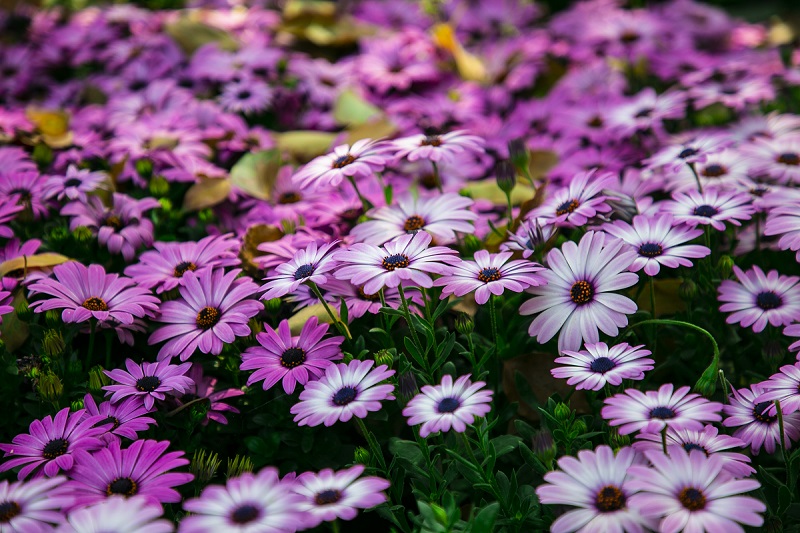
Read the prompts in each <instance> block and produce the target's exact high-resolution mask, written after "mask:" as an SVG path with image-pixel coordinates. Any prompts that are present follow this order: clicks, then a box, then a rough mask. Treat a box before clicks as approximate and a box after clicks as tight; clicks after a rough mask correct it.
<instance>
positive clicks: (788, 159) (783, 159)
mask: <svg viewBox="0 0 800 533" xmlns="http://www.w3.org/2000/svg"><path fill="white" fill-rule="evenodd" d="M777 161H778V163H783V164H784V165H791V166H793V167H794V166H797V165H800V155H798V154H795V153H794V152H786V153H784V154H781V155H779V156H778V159H777Z"/></svg>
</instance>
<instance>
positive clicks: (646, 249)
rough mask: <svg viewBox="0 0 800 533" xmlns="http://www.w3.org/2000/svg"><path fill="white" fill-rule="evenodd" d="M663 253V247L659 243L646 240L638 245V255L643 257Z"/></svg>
mask: <svg viewBox="0 0 800 533" xmlns="http://www.w3.org/2000/svg"><path fill="white" fill-rule="evenodd" d="M663 253H664V248H662V247H661V245H660V244H656V243H654V242H646V243H644V244H643V245H641V246H639V255H643V256H645V257H658V256H659V255H661V254H663Z"/></svg>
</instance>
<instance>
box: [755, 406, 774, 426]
mask: <svg viewBox="0 0 800 533" xmlns="http://www.w3.org/2000/svg"><path fill="white" fill-rule="evenodd" d="M772 405H773V404H772V402H760V403H757V404H755V405H754V406H753V417H754V418H755V419H756V420H758V421H759V422H761V423H762V424H773V423H774V422H775V421H776V420H778V414H777V413H775V414H774V415H769V414H767V411H769V408H770V407H772Z"/></svg>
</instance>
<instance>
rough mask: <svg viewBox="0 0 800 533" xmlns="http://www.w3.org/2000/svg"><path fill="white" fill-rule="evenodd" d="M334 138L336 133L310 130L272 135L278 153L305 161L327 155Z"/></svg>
mask: <svg viewBox="0 0 800 533" xmlns="http://www.w3.org/2000/svg"><path fill="white" fill-rule="evenodd" d="M336 137H337V134H336V133H329V132H324V131H310V130H298V131H287V132H285V133H277V134H275V135H274V139H275V145H276V146H277V147H278V149H279V150H280V151H282V152H287V153H289V154H291V155H292V156H294V157H296V158H297V159H300V160H305V161H307V160H309V159H311V158H313V157H316V156H318V155H322V154H325V153H327V152H328V151H329V150H330V148H331V145H332V144H333V142H334V141H335V140H336Z"/></svg>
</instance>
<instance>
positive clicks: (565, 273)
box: [519, 231, 639, 351]
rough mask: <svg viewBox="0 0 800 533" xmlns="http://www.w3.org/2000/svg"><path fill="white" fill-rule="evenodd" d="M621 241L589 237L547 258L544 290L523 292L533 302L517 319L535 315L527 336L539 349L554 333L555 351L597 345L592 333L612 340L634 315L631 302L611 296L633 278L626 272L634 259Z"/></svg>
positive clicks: (597, 235)
mask: <svg viewBox="0 0 800 533" xmlns="http://www.w3.org/2000/svg"><path fill="white" fill-rule="evenodd" d="M624 247H625V243H624V241H622V240H621V239H617V238H615V237H611V236H607V235H605V234H603V233H597V232H593V231H589V232H587V233H586V235H584V236H583V237H582V238H581V240H580V243H579V244H575V243H574V242H571V241H570V242H566V243H564V245H563V246H562V247H561V250H557V249H556V250H551V251H550V253H548V254H547V265H548V267H549V268H548V269H547V270H545V271H543V272H542V273H541V276H542V277H543V278H544V279H545V281H546V282H547V284H546V285H544V286H539V287H532V288H530V289H528V291H527V292H530V293H531V294H533V295H534V297H533V298H531V299H530V300H528V301H527V302H525V303H523V304H522V305H521V306H520V308H519V312H520V314H522V315H532V314H534V313H539V315H538V316H537V317H536V318H535V319H534V320H533V322H532V323H531V325H530V327H529V328H528V333H529V334H530V335H531V336H536V337H537V340H538V341H539V342H540V343H541V344H544V343H546V342H547V341H549V340H550V339H552V338H553V337H554V336H555V334H556V333H558V331H559V330H561V334H560V335H559V336H558V350H559V351H564V350H572V351H575V350H579V349H580V347H581V345H582V344H583V343H584V342H589V343H593V342H598V341H599V340H600V336H599V332H598V329H599V330H601V331H602V332H603V333H606V334H608V335H611V336H616V335H617V334H618V333H619V328H621V327H625V326H627V325H628V317H627V316H625V315H629V314H632V313H635V312H636V309H637V307H636V304H635V303H634V301H633V300H631V299H630V298H628V297H626V296H622V295H621V294H616V293H614V292H611V291H616V290H620V289H625V288H627V287H631V286H633V285H635V284H636V282H637V281H638V280H639V276H637V275H636V274H634V273H632V272H627V270H628V268H629V267H630V266H631V264H632V263H633V261H634V260H635V258H636V253H635V252H633V251H632V250H624V249H623V248H624Z"/></svg>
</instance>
